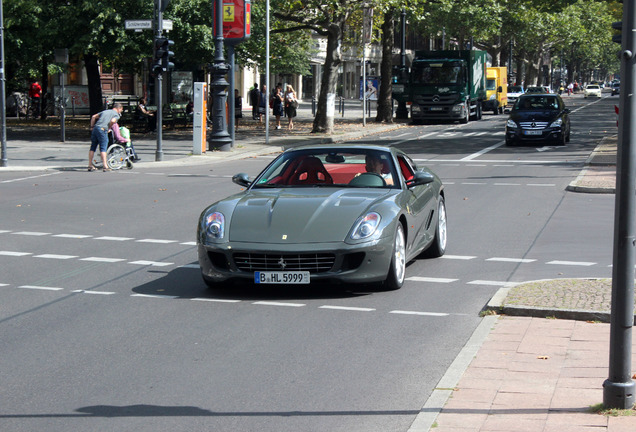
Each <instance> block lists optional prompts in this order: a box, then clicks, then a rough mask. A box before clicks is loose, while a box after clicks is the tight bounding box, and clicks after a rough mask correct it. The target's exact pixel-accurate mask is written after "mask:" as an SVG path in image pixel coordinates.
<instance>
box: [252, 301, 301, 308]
mask: <svg viewBox="0 0 636 432" xmlns="http://www.w3.org/2000/svg"><path fill="white" fill-rule="evenodd" d="M252 304H254V305H261V306H288V307H303V306H307V305H306V304H303V303H283V302H273V301H257V302H254V303H252Z"/></svg>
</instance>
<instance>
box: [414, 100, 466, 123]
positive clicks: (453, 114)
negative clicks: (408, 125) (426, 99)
mask: <svg viewBox="0 0 636 432" xmlns="http://www.w3.org/2000/svg"><path fill="white" fill-rule="evenodd" d="M453 107H454V105H417V104H412V105H411V119H413V120H461V119H463V118H465V117H466V110H465V108H464V107H462V109H461V110H458V109H453Z"/></svg>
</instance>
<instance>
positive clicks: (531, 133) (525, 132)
mask: <svg viewBox="0 0 636 432" xmlns="http://www.w3.org/2000/svg"><path fill="white" fill-rule="evenodd" d="M523 134H524V135H541V134H543V131H540V130H524V131H523Z"/></svg>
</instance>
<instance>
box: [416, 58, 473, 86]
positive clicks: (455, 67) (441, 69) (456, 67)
mask: <svg viewBox="0 0 636 432" xmlns="http://www.w3.org/2000/svg"><path fill="white" fill-rule="evenodd" d="M465 79H466V78H465V72H464V67H463V65H462V62H425V63H424V62H422V63H419V64H415V65H414V68H413V84H426V85H440V84H441V85H456V84H464V81H465Z"/></svg>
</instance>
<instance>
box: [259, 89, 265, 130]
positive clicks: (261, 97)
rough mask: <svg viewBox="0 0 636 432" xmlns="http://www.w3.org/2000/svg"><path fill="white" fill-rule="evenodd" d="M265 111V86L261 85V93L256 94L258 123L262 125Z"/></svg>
mask: <svg viewBox="0 0 636 432" xmlns="http://www.w3.org/2000/svg"><path fill="white" fill-rule="evenodd" d="M266 109H267V86H266V85H265V84H263V86H262V87H261V91H260V92H259V93H258V121H259V122H261V123H263V116H265V110H266Z"/></svg>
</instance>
